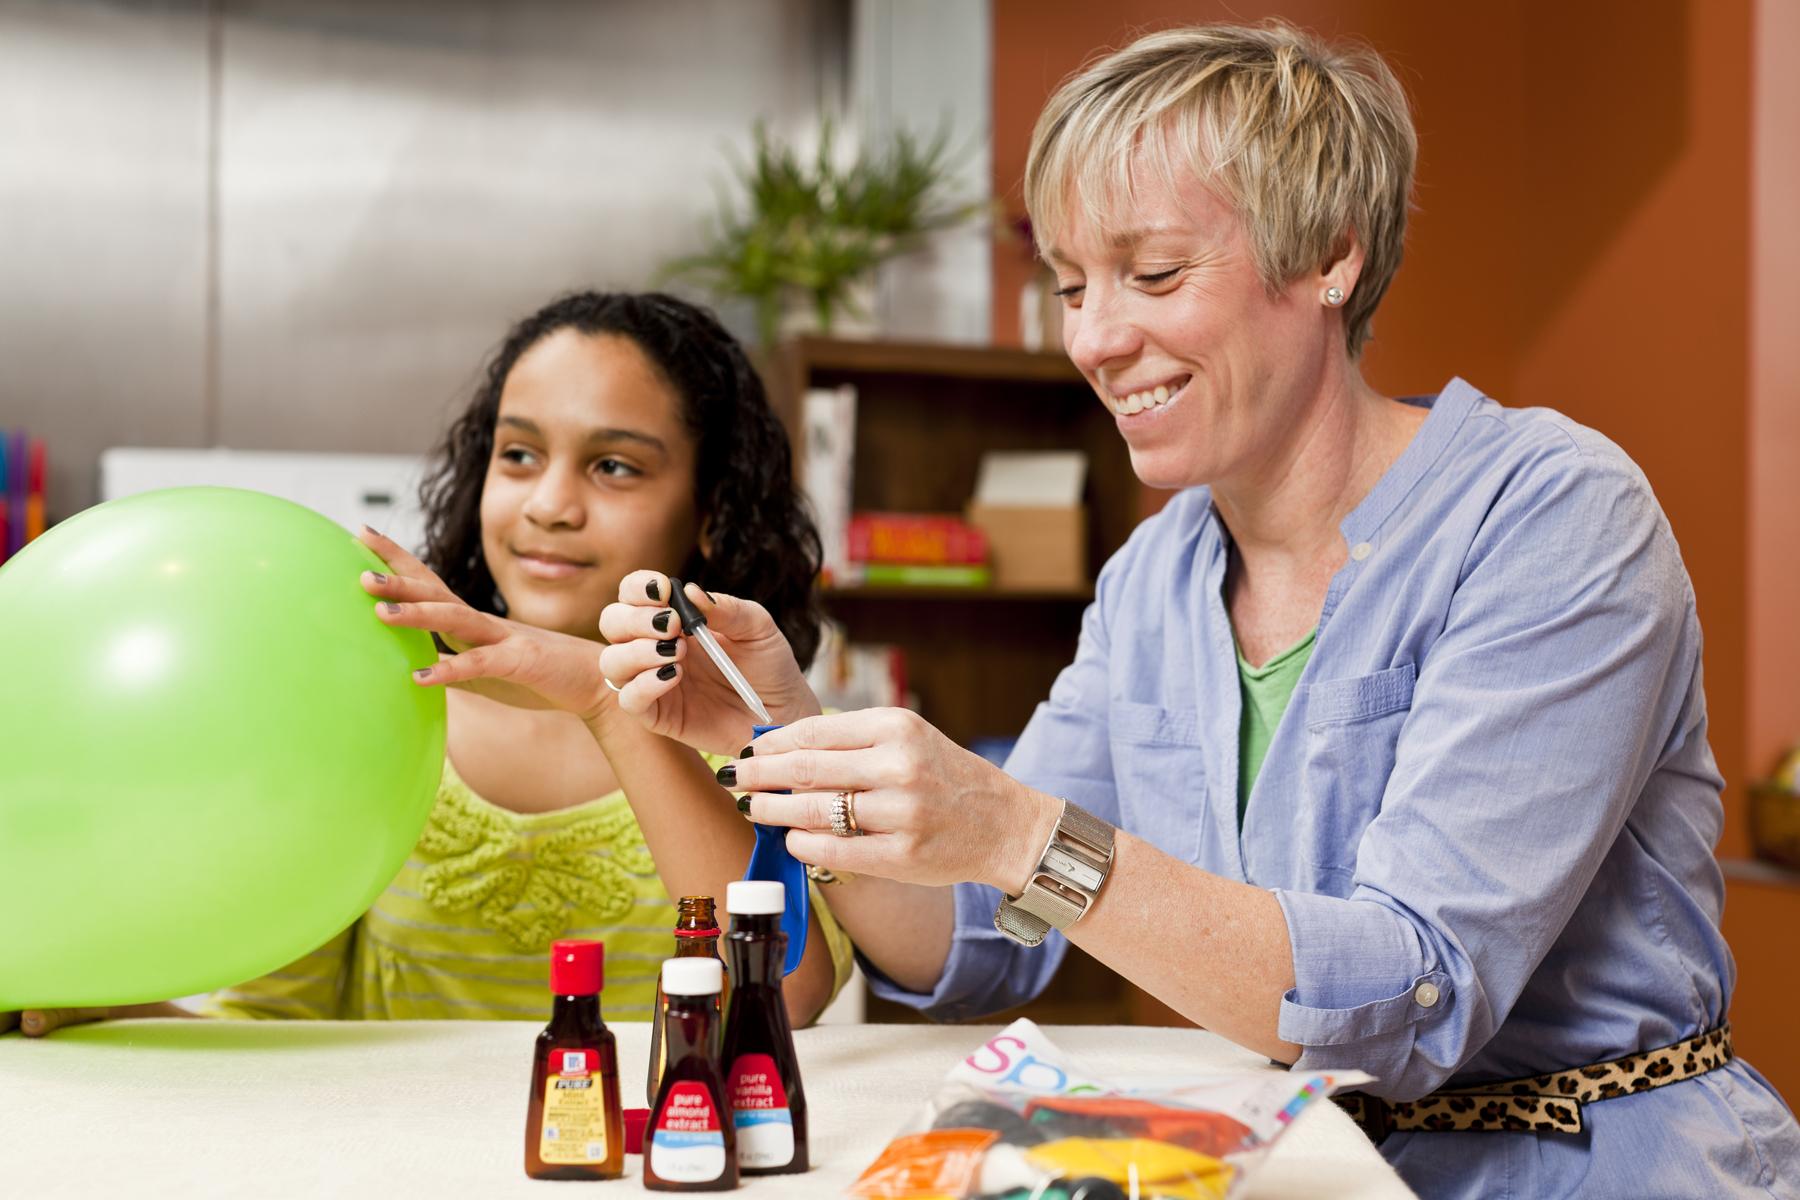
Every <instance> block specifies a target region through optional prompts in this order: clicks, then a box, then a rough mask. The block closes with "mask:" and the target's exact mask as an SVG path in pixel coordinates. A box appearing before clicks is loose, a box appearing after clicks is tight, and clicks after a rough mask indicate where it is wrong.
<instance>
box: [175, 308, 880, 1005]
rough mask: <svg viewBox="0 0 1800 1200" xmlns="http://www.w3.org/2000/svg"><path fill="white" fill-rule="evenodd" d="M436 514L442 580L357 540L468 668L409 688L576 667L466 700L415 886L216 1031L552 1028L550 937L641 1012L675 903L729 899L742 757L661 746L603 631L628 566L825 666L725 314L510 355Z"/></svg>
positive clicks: (377, 541)
mask: <svg viewBox="0 0 1800 1200" xmlns="http://www.w3.org/2000/svg"><path fill="white" fill-rule="evenodd" d="M423 496H424V500H425V507H426V515H427V520H426V545H425V553H424V562H421V561H420V560H419V559H417V558H414V557H413V556H412V555H411V554H409V553H407V552H406V551H405V550H404V549H403V548H401V547H400V546H398V545H396V544H395V543H393V542H392V541H389V540H388V539H386V538H385V537H382V536H381V535H380V534H377V533H375V532H373V531H367V530H366V531H364V534H363V540H364V541H365V542H366V543H367V544H368V545H369V546H370V547H371V548H373V549H374V550H375V551H376V553H378V554H380V555H381V557H382V559H383V560H384V561H385V562H386V563H387V564H388V566H389V568H390V572H391V573H370V574H368V575H365V576H364V577H363V585H364V587H365V588H366V589H367V590H368V591H369V592H371V593H372V594H373V595H375V596H377V597H379V598H381V599H382V601H383V602H382V603H381V604H380V605H378V608H377V611H378V614H379V616H380V618H381V619H382V620H384V621H386V622H388V623H390V624H396V625H414V626H418V627H423V628H428V629H432V630H435V631H437V632H438V633H439V634H440V635H441V636H442V637H443V638H444V639H445V640H446V644H447V646H448V647H450V648H453V650H454V651H457V652H456V653H451V654H449V655H447V656H446V657H445V658H443V659H442V660H441V662H440V664H439V666H438V667H435V668H428V669H427V670H426V671H424V672H421V673H420V677H419V682H420V683H423V684H441V683H448V682H459V683H467V681H468V680H470V679H473V678H475V677H476V676H479V675H482V674H483V673H484V672H491V671H494V670H499V671H500V673H501V674H503V675H504V674H507V673H508V672H507V671H506V670H505V668H506V667H507V666H508V664H512V665H513V666H514V667H516V665H517V664H518V663H520V662H537V663H546V664H548V663H568V664H573V666H572V668H571V669H570V670H569V671H566V672H564V673H563V674H561V675H558V674H557V673H556V672H554V671H551V672H548V673H545V672H541V671H540V672H538V673H537V674H536V675H532V676H530V682H529V684H528V685H526V686H521V685H519V684H517V683H515V684H512V685H510V686H496V685H495V684H494V683H493V682H492V681H491V680H489V681H487V682H483V683H478V684H475V685H473V686H463V687H456V688H451V689H450V690H449V692H448V700H449V739H448V744H447V752H446V755H445V759H446V761H445V764H444V779H443V783H442V785H441V787H440V789H439V793H438V800H437V804H436V807H435V808H434V810H433V812H432V815H431V818H430V822H429V824H428V825H427V827H426V830H425V833H424V836H423V837H421V838H420V840H419V843H418V846H417V849H416V850H415V851H414V854H413V856H412V858H411V859H410V860H409V861H408V863H407V865H406V866H405V868H403V869H402V871H401V873H400V875H399V876H398V877H397V878H396V879H395V880H394V882H393V883H392V884H391V885H390V886H389V887H388V889H387V891H386V892H385V893H383V895H382V896H381V897H380V898H379V899H378V900H377V901H376V903H375V905H374V906H373V907H372V908H371V909H370V911H369V912H368V913H367V914H365V915H364V916H363V917H362V918H361V919H360V920H359V921H358V922H357V923H356V924H355V925H353V926H352V927H351V928H350V929H349V930H346V931H345V932H344V933H343V934H342V935H340V936H339V937H338V938H336V939H334V940H333V942H332V943H331V944H329V945H327V946H326V947H324V948H322V949H321V950H319V951H318V952H316V953H314V954H312V955H310V956H308V957H307V958H306V959H303V960H301V961H300V962H299V963H295V964H293V965H292V966H290V967H287V968H285V969H283V970H282V971H280V972H278V973H276V974H275V975H272V976H268V977H266V978H264V979H260V980H254V981H251V982H250V983H247V984H243V985H241V986H239V987H236V988H232V989H229V990H228V991H226V992H223V993H220V994H218V995H216V996H215V997H213V998H212V1001H211V1003H210V1006H209V1011H210V1012H212V1013H213V1014H215V1015H238V1016H244V1015H249V1016H314V1017H335V1018H354V1017H390V1018H430V1017H465V1018H466V1017H476V1018H489V1019H493V1018H513V1019H516V1018H520V1017H530V1016H537V1015H540V1014H541V1013H542V1011H543V1008H544V991H545V988H546V986H547V970H546V961H547V956H546V951H547V950H548V948H549V945H550V942H551V941H552V940H553V939H555V938H558V937H588V938H593V937H599V938H603V939H604V940H605V943H606V950H607V963H606V972H605V994H604V997H603V1003H604V1005H605V1010H606V1013H607V1016H608V1017H609V1018H622V1019H626V1020H630V1019H633V1018H636V1019H644V1018H647V1017H649V1016H650V1015H651V1007H652V1003H653V1000H654V995H655V989H656V977H657V970H658V966H659V964H660V962H661V960H662V959H663V958H665V957H668V956H669V955H670V954H671V953H672V951H673V944H672V941H671V938H670V931H671V930H672V929H673V928H674V925H675V918H676V913H675V907H674V905H673V903H672V902H671V899H670V898H671V897H672V896H680V895H684V894H706V895H712V896H719V897H723V895H724V891H723V889H724V887H725V884H726V882H727V881H729V880H732V879H736V878H738V877H739V876H740V875H741V874H742V872H743V868H744V863H745V861H746V860H747V859H748V858H749V855H750V849H751V844H752V841H753V836H752V832H751V828H750V826H749V825H748V824H747V823H746V822H745V821H744V820H743V819H742V818H741V817H740V816H739V814H738V812H737V811H736V810H735V808H734V806H733V803H732V800H731V797H730V795H729V794H727V793H726V792H725V791H724V790H723V789H722V788H721V787H720V786H719V784H718V783H717V781H716V780H715V779H714V778H713V770H714V768H715V767H717V766H718V765H719V764H720V763H722V762H723V761H724V760H723V759H722V758H721V759H717V760H715V761H712V762H710V763H709V762H708V761H707V760H706V759H705V758H703V757H702V756H701V755H700V754H698V753H696V752H695V751H693V750H691V749H689V748H687V747H686V746H684V745H682V744H680V743H678V742H676V741H673V740H670V739H668V738H664V737H661V736H658V735H656V734H653V733H650V732H649V731H648V730H647V729H646V728H645V727H644V725H643V724H642V722H640V721H638V720H636V719H635V718H633V717H632V716H631V715H630V714H628V713H625V712H624V711H623V710H622V706H621V704H620V697H619V696H618V694H617V693H616V692H615V691H614V690H612V689H611V688H608V687H606V686H603V681H602V680H601V679H600V678H599V677H598V671H597V667H596V666H595V664H596V662H597V660H598V657H599V654H600V650H601V643H602V640H603V638H602V632H601V629H600V616H601V611H602V609H604V608H605V607H606V606H607V605H608V604H609V603H611V602H614V601H617V600H618V599H619V598H620V591H621V587H622V586H623V581H624V580H625V579H626V578H627V576H628V575H629V574H631V573H633V572H636V573H637V574H636V576H634V578H641V577H642V576H643V575H644V573H646V572H656V573H658V574H659V575H661V577H663V578H665V579H666V578H668V577H670V576H675V577H679V578H683V579H688V580H692V581H694V582H695V583H696V584H698V585H699V586H698V587H696V588H695V589H694V592H693V593H692V594H693V595H696V596H698V597H700V599H701V602H702V603H703V604H709V602H708V601H707V600H706V598H705V592H704V590H702V589H719V591H720V592H721V593H727V592H728V593H730V594H732V595H734V596H744V597H751V598H754V600H755V601H756V602H757V603H758V604H760V605H761V606H762V607H764V608H766V609H767V610H768V612H769V614H770V616H772V617H773V618H774V620H775V622H776V623H777V624H778V625H779V626H780V628H781V630H782V633H783V634H784V635H785V636H786V638H787V639H788V640H789V641H790V642H792V643H793V645H794V646H795V647H796V648H797V649H800V650H801V653H802V654H803V656H807V657H810V654H811V652H812V650H813V648H814V647H816V646H817V644H818V639H819V620H820V618H819V613H818V610H817V607H816V601H815V599H814V595H813V579H814V576H815V574H816V573H817V571H818V565H819V539H818V534H817V533H816V531H815V530H814V528H813V524H812V521H811V520H810V518H808V516H807V515H806V513H805V511H804V509H803V508H802V507H801V504H800V501H799V498H798V496H797V495H796V492H795V488H794V480H793V472H792V466H791V455H790V451H789V447H788V441H787V436H786V433H785V432H784V430H783V428H782V425H781V423H780V421H779V419H778V418H777V417H776V415H775V413H774V412H773V411H772V410H771V409H770V407H769V403H768V400H767V398H766V397H765V395H764V392H763V387H762V383H761V382H760V380H759V379H758V378H757V375H756V372H755V371H754V370H753V369H752V368H751V366H750V363H749V361H748V360H747V359H746V358H745V356H744V352H743V349H742V348H741V347H740V346H739V345H738V343H737V342H736V341H735V340H734V339H733V338H732V337H731V335H730V334H728V333H727V332H726V331H725V330H724V329H723V328H722V327H721V326H720V325H719V324H718V322H717V321H716V320H715V319H714V318H713V317H712V316H711V314H709V313H707V312H705V311H703V310H702V309H699V308H696V307H694V306H693V305H690V304H687V303H684V302H683V301H680V300H677V299H674V298H673V297H670V296H664V295H658V294H620V293H596V292H579V293H576V294H574V295H569V296H565V297H563V298H561V299H559V300H557V301H555V302H553V303H551V304H549V305H547V306H546V307H544V308H542V309H540V310H539V311H537V312H535V313H533V314H532V315H530V316H529V317H526V318H525V319H524V320H522V321H520V322H519V323H518V324H517V325H515V326H514V327H513V328H512V330H511V331H510V332H509V333H508V334H507V335H506V338H505V340H504V341H502V342H501V344H500V346H499V348H498V349H497V350H496V351H495V352H494V354H493V357H492V358H491V359H490V361H489V362H488V365H487V369H486V371H485V372H484V373H483V375H482V377H481V379H480V382H479V385H478V386H477V388H476V391H475V394H474V396H473V397H472V399H471V400H470V403H469V405H468V407H467V409H466V410H465V411H464V412H463V413H462V415H461V416H460V417H458V418H457V419H456V420H455V421H454V422H453V423H452V424H451V426H450V429H449V432H448V435H447V436H446V437H445V439H444V441H443V444H442V445H441V446H440V448H439V449H438V451H437V454H436V457H435V460H434V463H433V466H432V469H431V470H430V472H429V473H428V477H427V480H426V483H425V486H424V489H423ZM633 586H634V588H635V589H636V590H634V592H633V596H634V597H636V598H641V596H642V585H641V584H634V585H633ZM671 618H672V613H670V612H669V611H668V610H664V611H663V612H662V613H660V614H657V616H656V617H655V619H656V620H658V621H660V622H662V629H663V631H664V632H666V633H667V638H666V640H664V641H662V642H661V643H660V644H657V645H656V647H655V649H654V650H653V651H651V653H653V654H655V655H656V656H657V657H658V659H659V661H660V662H661V664H662V667H661V669H662V670H663V671H664V672H666V673H667V674H666V675H665V676H664V677H665V678H670V677H673V676H674V675H675V673H676V672H681V673H683V674H684V675H685V674H686V673H687V672H690V671H692V672H693V673H694V674H695V676H696V678H695V679H694V680H693V683H694V684H696V685H701V684H702V683H703V677H704V676H705V674H706V673H707V672H709V671H711V670H712V666H711V664H710V663H709V662H707V661H706V660H705V658H704V657H703V656H699V655H695V656H692V657H690V656H689V655H688V652H687V651H688V647H687V645H686V642H687V639H684V638H681V637H679V636H678V635H679V632H680V626H679V624H675V625H674V627H673V629H671V628H670V627H669V626H670V621H671ZM575 668H580V669H575ZM584 671H585V674H584ZM511 674H512V675H514V676H515V677H516V676H518V674H519V673H518V672H517V670H513V671H512V672H511ZM434 675H435V676H436V677H434ZM747 727H748V718H746V729H747ZM811 896H812V906H813V914H814V919H813V921H812V923H811V924H812V930H813V932H812V934H811V936H809V938H808V940H807V947H806V953H805V957H804V959H803V960H802V963H801V966H800V968H799V969H798V970H797V971H796V972H795V973H794V974H793V975H792V976H790V977H789V978H788V980H787V986H786V988H785V991H786V994H787V997H788V1004H789V1009H790V1012H791V1013H792V1015H793V1016H794V1017H795V1018H796V1019H797V1020H801V1021H806V1020H810V1019H811V1018H812V1017H814V1016H815V1015H816V1014H817V1013H818V1012H819V1010H820V1009H821V1008H823V1006H824V1005H825V1003H826V1002H827V1001H828V1000H829V998H830V996H831V995H832V994H833V993H834V992H835V990H836V988H837V987H839V986H841V985H842V982H843V980H844V979H845V978H846V977H847V976H848V974H849V968H850V947H849V942H848V940H847V939H846V938H845V936H844V935H843V933H842V932H841V931H840V930H839V928H838V925H837V923H836V922H835V920H834V919H833V918H832V916H831V914H830V912H829V910H828V909H827V908H826V907H825V905H824V903H823V902H822V900H821V899H820V897H819V894H818V889H817V888H816V887H815V888H813V889H811Z"/></svg>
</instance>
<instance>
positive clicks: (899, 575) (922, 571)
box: [861, 563, 994, 588]
mask: <svg viewBox="0 0 1800 1200" xmlns="http://www.w3.org/2000/svg"><path fill="white" fill-rule="evenodd" d="M861 571H862V584H863V586H864V587H967V588H984V587H989V586H991V585H992V584H993V582H994V572H993V569H992V568H990V567H984V566H952V565H933V566H921V565H918V564H915V563H869V564H867V565H866V566H864V567H862V568H861Z"/></svg>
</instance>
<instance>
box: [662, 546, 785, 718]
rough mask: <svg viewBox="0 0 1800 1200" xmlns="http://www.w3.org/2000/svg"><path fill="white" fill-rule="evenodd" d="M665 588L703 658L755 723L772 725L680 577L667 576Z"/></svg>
mask: <svg viewBox="0 0 1800 1200" xmlns="http://www.w3.org/2000/svg"><path fill="white" fill-rule="evenodd" d="M669 591H670V593H671V595H670V596H669V607H670V608H673V609H674V610H675V615H676V616H678V617H680V618H681V628H682V629H683V631H685V632H686V633H687V634H688V635H689V636H691V637H692V638H693V639H694V640H695V641H696V642H699V643H700V648H701V649H702V650H704V651H706V657H708V658H710V659H712V660H713V665H714V666H715V667H717V668H719V673H720V674H722V675H724V676H725V682H727V683H729V684H730V685H731V690H732V691H734V692H736V693H737V694H738V696H739V698H740V699H742V700H743V702H744V706H745V707H746V708H748V709H749V710H750V713H751V715H752V716H754V717H755V718H756V723H757V724H758V725H773V724H774V723H775V722H774V721H773V720H771V719H770V717H769V710H768V709H766V708H764V707H763V702H762V699H761V697H759V696H758V695H757V694H756V689H755V688H753V687H751V686H750V681H749V680H748V679H745V678H744V673H743V672H742V671H740V670H738V669H737V664H736V663H734V662H732V661H731V658H730V656H729V655H727V654H726V653H725V649H724V647H722V646H720V645H719V639H718V638H715V637H714V636H713V635H712V630H710V629H708V628H707V627H706V616H705V614H703V613H702V612H701V611H700V610H699V609H698V608H697V607H695V605H694V602H693V601H692V600H690V599H688V594H687V586H686V585H685V584H683V583H682V582H681V580H679V579H676V578H675V577H674V576H670V577H669Z"/></svg>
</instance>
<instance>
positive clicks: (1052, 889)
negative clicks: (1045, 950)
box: [994, 800, 1117, 946]
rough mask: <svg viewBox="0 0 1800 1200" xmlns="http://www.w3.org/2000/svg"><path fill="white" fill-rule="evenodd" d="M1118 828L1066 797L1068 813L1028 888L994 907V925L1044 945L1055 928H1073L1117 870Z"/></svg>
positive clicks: (1013, 936)
mask: <svg viewBox="0 0 1800 1200" xmlns="http://www.w3.org/2000/svg"><path fill="white" fill-rule="evenodd" d="M1116 832H1117V831H1116V830H1115V829H1114V828H1113V827H1112V826H1111V825H1108V824H1107V823H1106V822H1105V821H1102V820H1101V819H1100V818H1099V817H1096V816H1094V815H1093V814H1091V813H1089V812H1086V811H1084V810H1083V809H1081V808H1079V807H1077V806H1076V805H1074V804H1071V803H1070V802H1069V801H1067V800H1064V801H1063V809H1062V815H1061V816H1060V817H1058V818H1057V821H1056V828H1055V830H1053V831H1052V832H1051V834H1050V840H1049V841H1048V842H1047V843H1045V845H1044V852H1043V854H1041V855H1039V857H1038V864H1037V866H1036V867H1035V868H1034V869H1033V870H1032V872H1031V878H1030V879H1029V880H1027V881H1026V883H1025V887H1024V890H1023V891H1021V892H1020V893H1019V894H1018V895H1017V896H1005V897H1002V898H1001V901H1000V907H999V908H997V909H995V910H994V928H995V929H997V930H999V931H1000V932H1001V933H1003V934H1005V935H1006V936H1007V937H1009V938H1011V939H1012V940H1013V941H1015V942H1018V943H1020V944H1021V945H1025V946H1039V945H1042V944H1043V941H1044V938H1045V937H1047V936H1048V935H1049V933H1050V931H1051V930H1052V929H1067V928H1068V927H1069V926H1071V925H1073V924H1074V923H1075V922H1076V921H1079V920H1080V919H1081V917H1082V914H1084V913H1086V912H1087V910H1088V909H1089V908H1091V907H1093V903H1094V898H1095V897H1096V896H1098V895H1099V894H1100V889H1101V888H1102V887H1104V886H1105V884H1106V877H1107V875H1108V874H1110V873H1111V871H1112V860H1113V835H1114V834H1115V833H1116Z"/></svg>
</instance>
